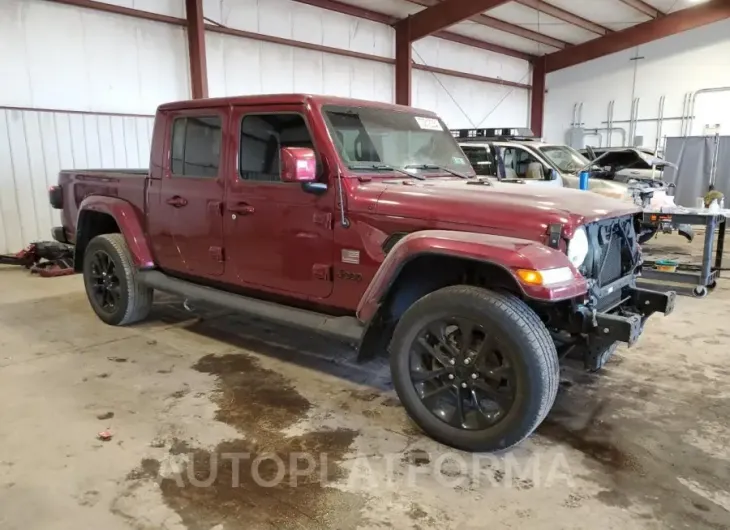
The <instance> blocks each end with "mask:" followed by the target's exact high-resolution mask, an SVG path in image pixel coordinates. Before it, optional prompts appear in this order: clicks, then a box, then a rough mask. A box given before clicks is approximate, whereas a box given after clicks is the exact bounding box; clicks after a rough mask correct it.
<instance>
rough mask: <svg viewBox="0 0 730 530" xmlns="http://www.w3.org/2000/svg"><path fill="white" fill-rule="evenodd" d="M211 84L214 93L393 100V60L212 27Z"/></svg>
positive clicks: (208, 42)
mask: <svg viewBox="0 0 730 530" xmlns="http://www.w3.org/2000/svg"><path fill="white" fill-rule="evenodd" d="M206 46H207V50H208V54H207V60H208V89H209V91H210V95H211V96H212V97H215V96H232V95H248V94H271V93H285V92H304V93H309V94H327V95H334V96H342V97H354V98H360V99H369V100H373V101H384V102H391V101H392V100H393V83H394V81H393V66H392V65H390V64H386V63H378V62H375V61H369V60H364V59H355V58H350V57H343V56H340V55H333V54H330V53H323V52H318V51H313V50H304V49H300V48H293V47H291V46H284V45H280V44H273V43H269V42H261V41H255V40H250V39H242V38H239V37H231V36H228V35H218V34H214V33H208V34H207V35H206Z"/></svg>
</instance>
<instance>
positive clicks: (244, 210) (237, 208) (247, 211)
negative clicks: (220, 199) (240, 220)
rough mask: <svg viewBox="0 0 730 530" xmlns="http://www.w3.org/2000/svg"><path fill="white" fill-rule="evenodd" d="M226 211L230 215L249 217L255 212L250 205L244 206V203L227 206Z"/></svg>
mask: <svg viewBox="0 0 730 530" xmlns="http://www.w3.org/2000/svg"><path fill="white" fill-rule="evenodd" d="M228 211H230V212H232V213H237V214H239V215H251V214H252V213H254V212H255V211H256V210H255V209H254V207H253V206H251V205H250V204H246V203H245V202H239V203H236V204H229V205H228Z"/></svg>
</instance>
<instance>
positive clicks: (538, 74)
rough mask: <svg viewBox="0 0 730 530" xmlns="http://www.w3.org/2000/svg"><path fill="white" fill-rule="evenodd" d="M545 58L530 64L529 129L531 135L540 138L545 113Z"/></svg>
mask: <svg viewBox="0 0 730 530" xmlns="http://www.w3.org/2000/svg"><path fill="white" fill-rule="evenodd" d="M545 75H546V73H545V56H542V57H540V58H538V59H535V61H534V62H533V63H532V94H531V96H530V97H531V100H530V128H531V129H532V133H533V134H534V135H536V136H538V137H542V125H543V120H544V113H545Z"/></svg>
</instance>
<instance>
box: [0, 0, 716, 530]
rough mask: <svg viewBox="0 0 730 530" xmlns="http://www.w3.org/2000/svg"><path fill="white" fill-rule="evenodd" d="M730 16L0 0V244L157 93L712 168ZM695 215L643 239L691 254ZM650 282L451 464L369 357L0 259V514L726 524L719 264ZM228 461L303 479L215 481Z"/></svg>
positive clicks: (276, 328)
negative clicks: (302, 97) (590, 354)
mask: <svg viewBox="0 0 730 530" xmlns="http://www.w3.org/2000/svg"><path fill="white" fill-rule="evenodd" d="M729 19H730V2H728V1H726V0H707V1H704V2H703V1H698V0H694V1H693V0H593V1H591V2H581V1H579V0H547V1H543V0H512V1H499V0H469V1H467V0H409V1H406V0H348V2H343V1H338V0H218V1H216V0H210V1H208V0H115V1H114V2H112V1H109V2H100V1H94V0H5V1H3V2H2V3H1V4H0V254H5V255H12V254H14V253H16V252H18V251H20V250H22V249H23V248H26V247H27V246H28V245H29V244H30V243H32V242H35V241H46V240H49V239H50V232H51V228H52V227H54V226H58V225H59V224H60V223H61V220H60V214H59V211H58V210H54V209H52V208H51V207H50V205H49V203H48V188H49V187H50V186H53V185H54V184H56V180H57V175H58V172H59V171H60V170H62V169H86V168H102V169H103V168H129V169H132V168H144V167H147V165H148V160H149V155H150V143H151V139H152V135H153V120H154V113H155V109H156V108H157V106H158V105H160V104H162V103H165V102H170V101H178V100H187V99H201V98H208V97H222V96H233V95H253V94H268V93H312V94H324V95H333V96H343V97H352V98H358V99H365V100H372V101H380V102H383V103H396V104H401V105H409V106H413V107H418V108H423V109H426V110H429V111H433V112H435V113H437V114H438V115H439V116H440V117H441V118H442V119H443V121H444V123H445V124H446V125H447V126H448V127H449V128H450V129H464V128H488V127H494V128H497V127H515V128H517V127H519V128H530V129H531V130H532V132H533V134H534V135H535V136H536V137H538V138H542V139H543V140H544V141H546V142H551V143H558V144H565V143H568V144H570V145H572V146H573V147H575V148H583V147H586V146H591V145H592V146H595V147H616V146H622V147H623V146H632V147H645V148H648V149H650V150H653V151H654V152H655V153H659V154H661V153H664V152H665V151H664V150H665V147H666V146H667V145H671V144H672V142H674V144H676V145H681V146H684V145H685V144H686V142H685V140H686V141H687V142H689V141H690V140H691V139H697V140H698V142H700V143H701V144H702V146H704V147H702V149H704V151H703V153H705V154H706V155H707V162H703V164H705V165H706V166H707V167H709V165H711V160H714V159H718V160H725V157H726V156H727V155H726V154H725V153H724V152H721V153H720V155H719V157H718V155H717V154H716V153H715V152H714V151H712V149H713V145H725V144H721V143H720V142H719V139H720V138H723V137H722V134H723V131H724V130H727V129H729V128H730V110H729V109H730V104H728V103H730V38H729V37H728V36H729V35H730V20H729ZM690 103H692V104H690ZM714 138H717V139H718V142H717V143H716V144H715V143H713V141H714V140H713V139H714ZM682 149H683V148H682ZM682 149H679V148H678V151H682ZM716 149H717V150H718V151H720V148H719V147H718V148H716ZM702 160H705V159H702ZM674 162H675V163H676V164H677V167H678V170H677V171H678V173H677V174H676V175H675V176H674V177H672V178H674V179H675V180H674V181H673V182H678V183H679V182H680V180H681V179H684V181H683V182H687V181H688V180H690V179H692V178H695V179H696V180H697V182H694V183H693V184H692V186H690V187H688V188H687V189H690V190H691V193H690V192H688V193H689V195H688V197H689V196H690V195H691V197H690V198H691V199H692V200H691V201H690V200H689V199H688V203H686V204H685V203H683V204H682V206H687V207H694V206H696V204H695V203H694V202H693V201H694V200H695V199H696V198H697V196H700V197H701V196H702V195H704V193H705V192H706V191H707V190H706V188H707V185H708V184H710V183H715V182H716V183H718V186H719V187H718V189H719V190H720V191H722V192H723V193H730V178H727V177H728V176H730V167H726V166H724V165H722V164H720V165H717V167H714V168H713V170H712V171H710V170H709V169H707V171H701V173H702V176H701V177H699V176H696V175H695V176H693V175H694V174H692V175H688V174H681V172H682V170H683V168H684V167H685V166H683V164H682V162H681V161H680V160H675V161H674ZM678 179H679V180H678ZM678 186H679V184H678ZM726 186H727V189H725V187H726ZM690 202H691V203H690ZM695 230H696V233H695V238H694V240H693V241H692V242H691V243H689V242H687V241H686V240H685V239H684V238H682V237H681V236H679V235H677V234H676V233H666V234H665V233H659V234H658V235H657V236H656V237H655V238H653V239H652V240H651V241H650V242H649V243H647V244H646V245H645V248H644V252H645V254H646V255H647V256H648V258H649V259H652V260H659V259H665V260H667V259H670V260H674V262H676V263H680V264H684V263H697V262H698V261H699V260H700V259H701V256H702V254H703V243H704V240H705V234H704V232H703V230H702V228H701V227H699V228H697V227H696V228H695ZM720 252H721V253H722V249H721V250H720ZM663 288H664V289H669V288H671V289H675V290H676V291H677V292H678V294H679V296H678V299H677V307H676V309H675V311H674V313H672V314H671V315H669V316H667V317H666V318H664V317H662V316H658V317H655V318H652V319H650V320H649V321H648V323H647V324H646V329H645V332H644V334H643V335H642V337H641V340H640V341H639V342H638V344H636V345H635V346H633V347H631V348H627V347H625V346H622V347H621V348H620V349H619V351H618V353H617V354H616V355H615V356H614V357H613V358H611V359H610V361H609V362H608V364H607V365H606V366H605V367H604V368H603V370H601V371H600V372H598V373H586V372H584V371H582V370H580V369H579V368H573V367H570V366H569V367H566V368H564V369H563V371H562V372H561V384H560V390H559V392H558V398H557V401H556V403H555V405H554V407H553V408H552V410H551V412H550V414H549V415H548V417H547V419H546V420H545V422H544V423H543V424H542V425H541V426H540V427H539V428H538V430H537V431H536V432H535V434H533V435H532V436H530V437H529V438H528V439H527V440H526V441H524V442H523V443H521V444H520V445H519V446H518V447H516V448H513V449H511V450H509V451H507V452H503V453H496V454H476V455H473V454H469V453H463V452H459V451H455V450H453V449H450V448H448V447H445V446H443V445H440V444H438V443H436V442H435V441H433V440H431V439H430V438H428V437H427V436H425V435H424V434H423V433H422V432H421V431H420V430H419V429H418V427H416V425H415V424H414V423H413V422H412V421H411V420H410V419H409V417H408V415H407V414H406V413H405V411H404V410H403V408H402V406H401V405H400V403H399V400H398V398H397V396H396V394H395V392H394V391H393V387H392V384H391V381H390V373H389V368H388V361H387V359H385V358H383V359H381V358H378V359H374V360H370V361H367V362H365V363H362V362H358V360H357V358H356V357H357V356H356V353H355V351H354V348H353V347H352V345H348V344H341V343H337V342H333V341H332V340H330V339H327V338H325V337H322V336H319V335H316V334H313V333H303V332H302V331H298V330H295V329H291V328H288V327H285V326H280V325H276V324H272V323H270V322H267V321H266V320H264V319H261V318H257V317H249V316H243V315H240V314H235V313H233V312H231V311H228V310H223V309H220V308H214V307H208V306H206V305H204V304H195V303H192V304H190V303H188V302H187V301H184V300H181V299H179V298H176V297H172V296H167V295H156V297H155V305H154V308H153V311H152V315H151V317H150V318H149V319H148V320H147V321H145V322H144V323H141V324H136V325H133V326H129V327H111V326H107V325H105V324H104V323H102V322H101V321H100V320H99V319H97V318H96V316H95V315H94V314H93V312H92V310H91V309H90V308H89V304H88V301H87V297H86V294H85V292H84V284H83V279H82V278H81V277H80V275H68V276H63V277H50V278H48V277H39V275H36V274H33V275H31V274H30V273H29V272H28V271H27V270H26V269H24V268H22V267H17V266H12V265H0V293H2V296H0V399H2V401H3V404H4V405H3V410H4V412H5V413H4V414H3V418H4V420H5V421H3V425H2V426H1V427H0V492H1V493H0V529H6V528H7V529H13V530H14V529H20V528H23V529H36V528H37V529H44V530H45V529H49V530H51V529H54V530H55V529H66V528H68V529H71V528H73V529H77V528H86V527H90V526H92V525H93V526H94V527H104V528H106V529H108V530H115V529H120V530H121V529H130V528H133V529H166V530H181V529H187V530H230V529H239V528H240V529H247V530H248V529H252V530H258V529H300V528H301V529H305V528H306V529H309V528H312V529H315V528H316V529H319V528H337V529H342V530H345V529H387V528H405V529H408V528H410V529H414V530H427V529H436V528H453V529H465V530H466V529H481V528H540V529H542V528H544V529H569V528H576V529H578V528H596V529H604V528H605V529H608V528H637V529H645V528H646V529H649V528H657V529H658V528H693V529H694V528H698V529H700V528H702V529H704V528H707V529H725V528H730V486H729V484H730V449H728V447H730V427H729V426H728V417H729V416H730V391H729V390H728V386H727V381H728V377H729V376H730V368H728V366H727V362H726V355H727V347H728V345H729V344H730V332H729V331H728V330H727V325H726V321H725V319H724V315H725V311H726V309H723V307H725V308H727V307H728V304H730V294H728V285H727V281H726V280H723V279H722V278H719V279H718V280H717V282H716V286H715V287H714V288H713V289H711V290H710V292H709V294H707V295H706V296H703V297H698V296H692V288H691V287H689V288H688V287H687V286H686V285H674V286H671V285H670V286H669V287H666V286H665V287H663ZM726 302H727V304H726ZM231 455H239V457H240V455H246V458H247V459H250V460H251V461H254V462H258V464H257V465H261V466H264V467H265V466H266V465H270V464H271V461H272V460H271V458H272V455H274V456H276V457H277V458H278V459H279V460H281V461H283V462H286V463H293V464H292V466H293V470H294V472H292V470H291V469H288V468H287V469H288V471H287V473H291V474H292V477H290V476H289V475H287V477H286V478H287V479H290V478H291V479H292V480H294V479H295V478H297V474H296V471H297V470H301V467H305V468H306V473H301V475H300V477H301V481H300V482H298V483H297V485H296V487H290V486H289V483H288V481H287V483H284V484H277V485H276V486H274V487H266V486H262V485H261V484H258V483H253V482H247V481H246V478H245V477H235V479H236V480H235V481H236V482H238V483H239V484H238V485H237V486H236V487H232V486H231V484H232V482H233V481H232V478H233V477H231V468H230V465H229V466H226V462H227V461H230V460H226V459H230V458H231ZM305 455H316V459H315V460H312V461H309V460H307V459H306V458H304V456H305ZM191 462H193V463H195V464H196V465H195V470H196V471H195V475H194V476H193V477H192V479H191V480H196V481H197V482H198V483H200V484H199V485H197V486H195V487H190V484H182V485H181V484H180V483H179V482H178V481H177V480H176V476H177V475H176V474H175V473H176V472H177V471H179V470H185V469H186V466H188V467H190V463H191ZM267 462H268V464H267ZM209 477H213V478H214V479H215V480H214V481H213V482H212V484H207V485H206V484H205V481H206V479H207V478H209ZM313 477H315V478H313ZM188 479H190V477H189V476H188ZM320 479H321V480H320Z"/></svg>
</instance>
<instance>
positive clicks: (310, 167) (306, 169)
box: [280, 147, 317, 183]
mask: <svg viewBox="0 0 730 530" xmlns="http://www.w3.org/2000/svg"><path fill="white" fill-rule="evenodd" d="M280 157H281V181H282V182H300V183H301V182H314V181H315V180H316V179H317V158H316V157H315V156H314V150H312V149H309V148H308V147H282V148H281V152H280Z"/></svg>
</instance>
